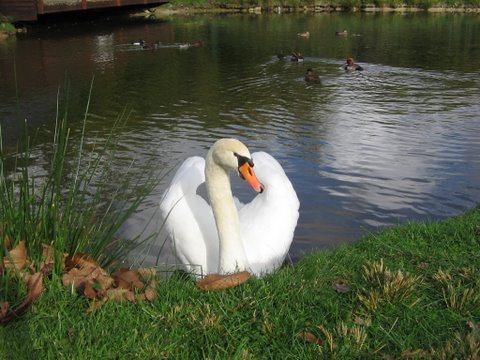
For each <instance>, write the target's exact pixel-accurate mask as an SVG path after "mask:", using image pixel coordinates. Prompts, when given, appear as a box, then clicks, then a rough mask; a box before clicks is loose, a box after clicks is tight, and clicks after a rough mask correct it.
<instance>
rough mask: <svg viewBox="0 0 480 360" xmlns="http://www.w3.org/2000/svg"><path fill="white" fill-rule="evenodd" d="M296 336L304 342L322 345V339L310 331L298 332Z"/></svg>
mask: <svg viewBox="0 0 480 360" xmlns="http://www.w3.org/2000/svg"><path fill="white" fill-rule="evenodd" d="M297 338H299V339H300V340H304V341H306V342H309V343H312V344H317V345H320V346H322V345H323V341H322V340H321V339H319V338H318V337H316V336H315V335H313V334H312V333H311V332H310V331H301V332H299V333H298V334H297Z"/></svg>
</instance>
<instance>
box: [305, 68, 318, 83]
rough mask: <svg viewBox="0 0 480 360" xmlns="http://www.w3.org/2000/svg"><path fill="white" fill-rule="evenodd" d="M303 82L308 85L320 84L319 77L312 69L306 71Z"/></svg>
mask: <svg viewBox="0 0 480 360" xmlns="http://www.w3.org/2000/svg"><path fill="white" fill-rule="evenodd" d="M305 81H306V82H308V83H320V77H319V76H318V75H317V74H316V73H315V71H313V70H312V69H310V68H309V69H307V73H306V74H305Z"/></svg>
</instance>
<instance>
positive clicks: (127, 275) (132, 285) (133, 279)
mask: <svg viewBox="0 0 480 360" xmlns="http://www.w3.org/2000/svg"><path fill="white" fill-rule="evenodd" d="M112 278H113V280H114V281H115V286H116V287H119V288H123V289H128V290H135V289H137V290H139V289H143V288H144V287H145V284H144V283H143V282H142V281H140V278H139V277H138V273H137V272H136V271H135V270H130V269H127V268H122V269H119V270H118V271H115V272H114V273H113V274H112Z"/></svg>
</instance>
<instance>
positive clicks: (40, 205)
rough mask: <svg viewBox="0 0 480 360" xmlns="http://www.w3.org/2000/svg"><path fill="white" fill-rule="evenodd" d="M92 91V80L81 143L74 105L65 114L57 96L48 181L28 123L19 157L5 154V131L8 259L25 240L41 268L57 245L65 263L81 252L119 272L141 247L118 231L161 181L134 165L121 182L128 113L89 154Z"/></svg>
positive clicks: (1, 159) (2, 182)
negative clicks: (37, 164) (37, 162)
mask: <svg viewBox="0 0 480 360" xmlns="http://www.w3.org/2000/svg"><path fill="white" fill-rule="evenodd" d="M92 86H93V81H92V85H91V88H90V93H89V97H88V99H87V104H86V109H85V114H84V117H83V123H82V129H81V131H80V134H79V138H78V139H74V138H73V137H72V131H71V128H70V126H69V122H68V105H65V108H64V110H63V111H60V100H59V97H60V96H58V99H57V113H56V119H55V131H54V133H53V139H52V145H51V151H52V155H51V163H50V166H49V168H48V169H47V171H46V174H38V172H34V171H32V170H31V169H32V165H33V164H32V149H34V148H35V144H34V143H33V140H32V137H31V136H30V135H29V134H28V130H27V124H26V123H25V130H24V131H23V139H22V141H20V142H19V148H18V151H17V154H16V156H15V157H12V155H9V154H7V153H6V152H5V151H4V148H3V146H2V138H3V134H1V129H0V226H1V228H0V229H1V231H0V256H1V258H3V257H4V256H6V255H7V241H9V242H11V243H12V246H15V244H17V243H18V242H19V241H22V240H24V241H25V242H26V245H27V250H28V254H29V258H30V261H34V262H35V263H37V264H38V263H39V260H40V258H41V254H42V244H51V245H53V247H54V248H55V250H56V256H57V257H58V258H60V257H62V256H63V254H64V253H69V254H75V253H78V252H82V253H87V254H88V255H89V256H91V257H92V258H94V259H96V260H97V261H98V262H99V263H100V264H101V265H103V266H112V265H114V264H115V263H117V262H119V261H121V260H122V259H123V258H124V257H125V256H126V255H127V254H128V252H129V251H130V250H131V249H133V248H134V247H135V246H137V245H138V239H137V238H135V239H123V238H121V237H119V236H118V232H119V229H120V227H121V226H122V224H124V222H125V221H126V220H127V219H128V218H129V217H130V216H131V215H132V214H133V213H134V212H135V211H136V210H137V208H138V207H139V205H140V204H141V202H142V201H143V200H144V198H145V197H146V195H147V194H149V193H150V192H151V190H152V189H153V187H154V186H155V185H156V184H157V183H158V181H159V180H160V178H161V177H160V176H159V174H158V173H156V172H154V171H150V172H144V171H142V172H141V174H137V173H138V172H137V173H135V171H134V166H133V165H134V164H135V161H134V160H132V161H131V163H130V164H129V165H127V166H126V168H125V169H122V175H121V177H119V176H118V174H116V173H115V160H116V159H117V152H118V145H119V142H120V141H121V139H122V137H121V133H122V130H123V126H124V125H125V122H126V121H127V119H128V114H127V113H126V112H124V113H122V114H120V115H119V116H118V118H117V119H116V121H115V123H114V125H113V127H112V129H111V130H110V133H109V135H108V136H107V138H106V139H105V140H104V141H103V142H102V143H98V144H93V145H92V144H89V149H91V150H89V151H86V150H85V146H84V145H85V141H86V139H85V131H86V124H87V117H88V111H89V106H90V99H91V96H92ZM72 154H73V160H72V156H71V155H72ZM7 164H9V166H7ZM150 168H151V169H155V167H150ZM119 178H120V180H119ZM56 263H57V264H61V261H57V262H56ZM58 266H59V265H58ZM58 270H59V269H58V268H57V271H58ZM0 275H1V274H0ZM1 279H2V277H1V276H0V280H1ZM0 286H1V284H0Z"/></svg>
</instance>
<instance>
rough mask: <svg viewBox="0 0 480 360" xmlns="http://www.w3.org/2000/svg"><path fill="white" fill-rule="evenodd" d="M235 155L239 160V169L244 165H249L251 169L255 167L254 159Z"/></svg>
mask: <svg viewBox="0 0 480 360" xmlns="http://www.w3.org/2000/svg"><path fill="white" fill-rule="evenodd" d="M233 155H235V156H236V158H237V161H238V167H241V166H242V165H244V164H245V163H248V164H249V165H250V166H251V167H253V161H252V159H250V158H248V157H246V156H243V155H238V154H237V153H233Z"/></svg>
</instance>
